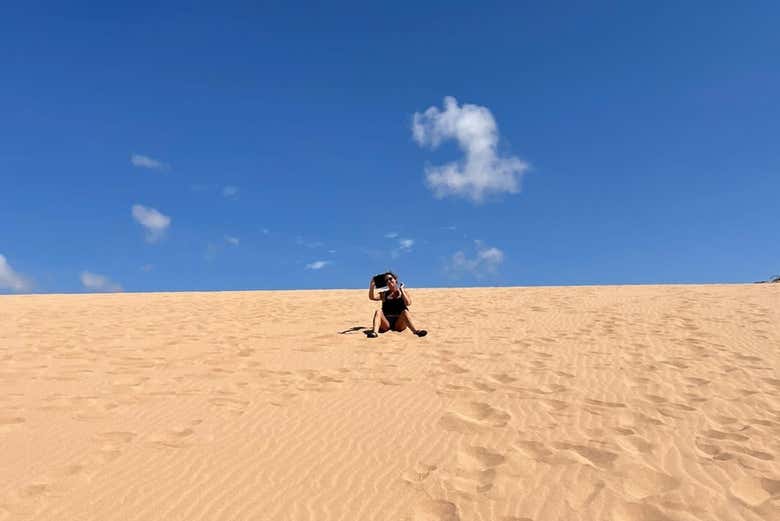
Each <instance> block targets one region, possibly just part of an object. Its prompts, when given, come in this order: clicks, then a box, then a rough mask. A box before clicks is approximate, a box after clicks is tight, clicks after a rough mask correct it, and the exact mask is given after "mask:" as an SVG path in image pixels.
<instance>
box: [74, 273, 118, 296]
mask: <svg viewBox="0 0 780 521" xmlns="http://www.w3.org/2000/svg"><path fill="white" fill-rule="evenodd" d="M81 284H82V285H83V286H84V288H86V289H88V290H91V291H106V292H110V293H113V292H117V291H122V286H120V285H119V284H117V283H116V282H114V281H112V280H111V279H109V278H108V277H106V276H105V275H98V274H97V273H90V272H88V271H83V272H81Z"/></svg>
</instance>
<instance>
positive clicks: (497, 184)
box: [412, 96, 528, 203]
mask: <svg viewBox="0 0 780 521" xmlns="http://www.w3.org/2000/svg"><path fill="white" fill-rule="evenodd" d="M412 135H413V137H414V140H415V141H416V142H417V144H418V145H420V146H421V147H424V146H428V147H430V148H432V149H433V148H436V147H438V146H439V145H440V144H441V143H443V142H445V141H448V140H455V141H457V143H458V146H459V147H460V149H461V150H462V151H463V154H464V158H463V159H462V160H460V161H455V162H451V163H447V164H444V165H440V166H427V167H426V168H425V177H426V181H427V183H428V186H429V187H430V189H431V190H433V193H434V195H435V196H436V197H438V198H442V197H447V196H458V197H465V198H467V199H471V200H472V201H473V202H475V203H481V202H483V201H484V199H485V197H486V196H488V195H491V194H501V193H517V192H519V191H520V179H521V177H522V175H523V173H525V172H526V170H528V164H527V163H526V162H524V161H522V160H520V159H519V158H517V157H514V156H508V157H501V156H499V155H498V150H497V148H498V141H499V134H498V126H497V125H496V120H495V118H493V114H492V113H491V112H490V110H489V109H488V108H487V107H481V106H479V105H470V104H464V105H462V106H459V105H458V101H457V100H456V99H455V98H453V97H451V96H448V97H446V98H444V109H443V110H440V109H439V108H438V107H430V108H428V110H426V111H425V112H423V113H419V112H416V113H415V114H414V119H413V122H412Z"/></svg>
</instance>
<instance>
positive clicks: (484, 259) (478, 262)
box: [445, 241, 504, 279]
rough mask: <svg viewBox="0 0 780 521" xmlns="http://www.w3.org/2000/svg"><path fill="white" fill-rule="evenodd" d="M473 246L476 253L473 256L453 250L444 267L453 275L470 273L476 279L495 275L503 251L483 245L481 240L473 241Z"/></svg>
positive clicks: (501, 261) (502, 260) (502, 257)
mask: <svg viewBox="0 0 780 521" xmlns="http://www.w3.org/2000/svg"><path fill="white" fill-rule="evenodd" d="M474 247H475V249H476V255H474V256H473V257H468V256H467V255H466V254H465V253H464V252H463V251H457V252H455V253H454V254H453V255H452V257H451V258H450V259H449V261H448V263H447V265H446V267H445V269H446V271H447V272H449V273H450V274H451V275H453V276H455V277H460V276H463V275H472V276H474V277H476V278H478V279H480V278H484V277H486V276H489V275H495V274H496V273H497V271H498V267H499V266H500V265H501V264H502V263H503V262H504V252H502V251H501V250H499V249H498V248H494V247H488V246H485V245H484V244H483V243H482V242H481V241H474Z"/></svg>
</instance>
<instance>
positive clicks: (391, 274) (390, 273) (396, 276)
mask: <svg viewBox="0 0 780 521" xmlns="http://www.w3.org/2000/svg"><path fill="white" fill-rule="evenodd" d="M388 275H390V276H391V277H393V280H395V281H396V282H397V281H398V275H396V274H395V273H393V272H392V271H388V272H386V273H385V280H387V276H388Z"/></svg>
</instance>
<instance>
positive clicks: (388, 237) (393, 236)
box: [385, 232, 398, 239]
mask: <svg viewBox="0 0 780 521" xmlns="http://www.w3.org/2000/svg"><path fill="white" fill-rule="evenodd" d="M396 237H398V233H396V232H389V233H386V234H385V239H395V238H396Z"/></svg>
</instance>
